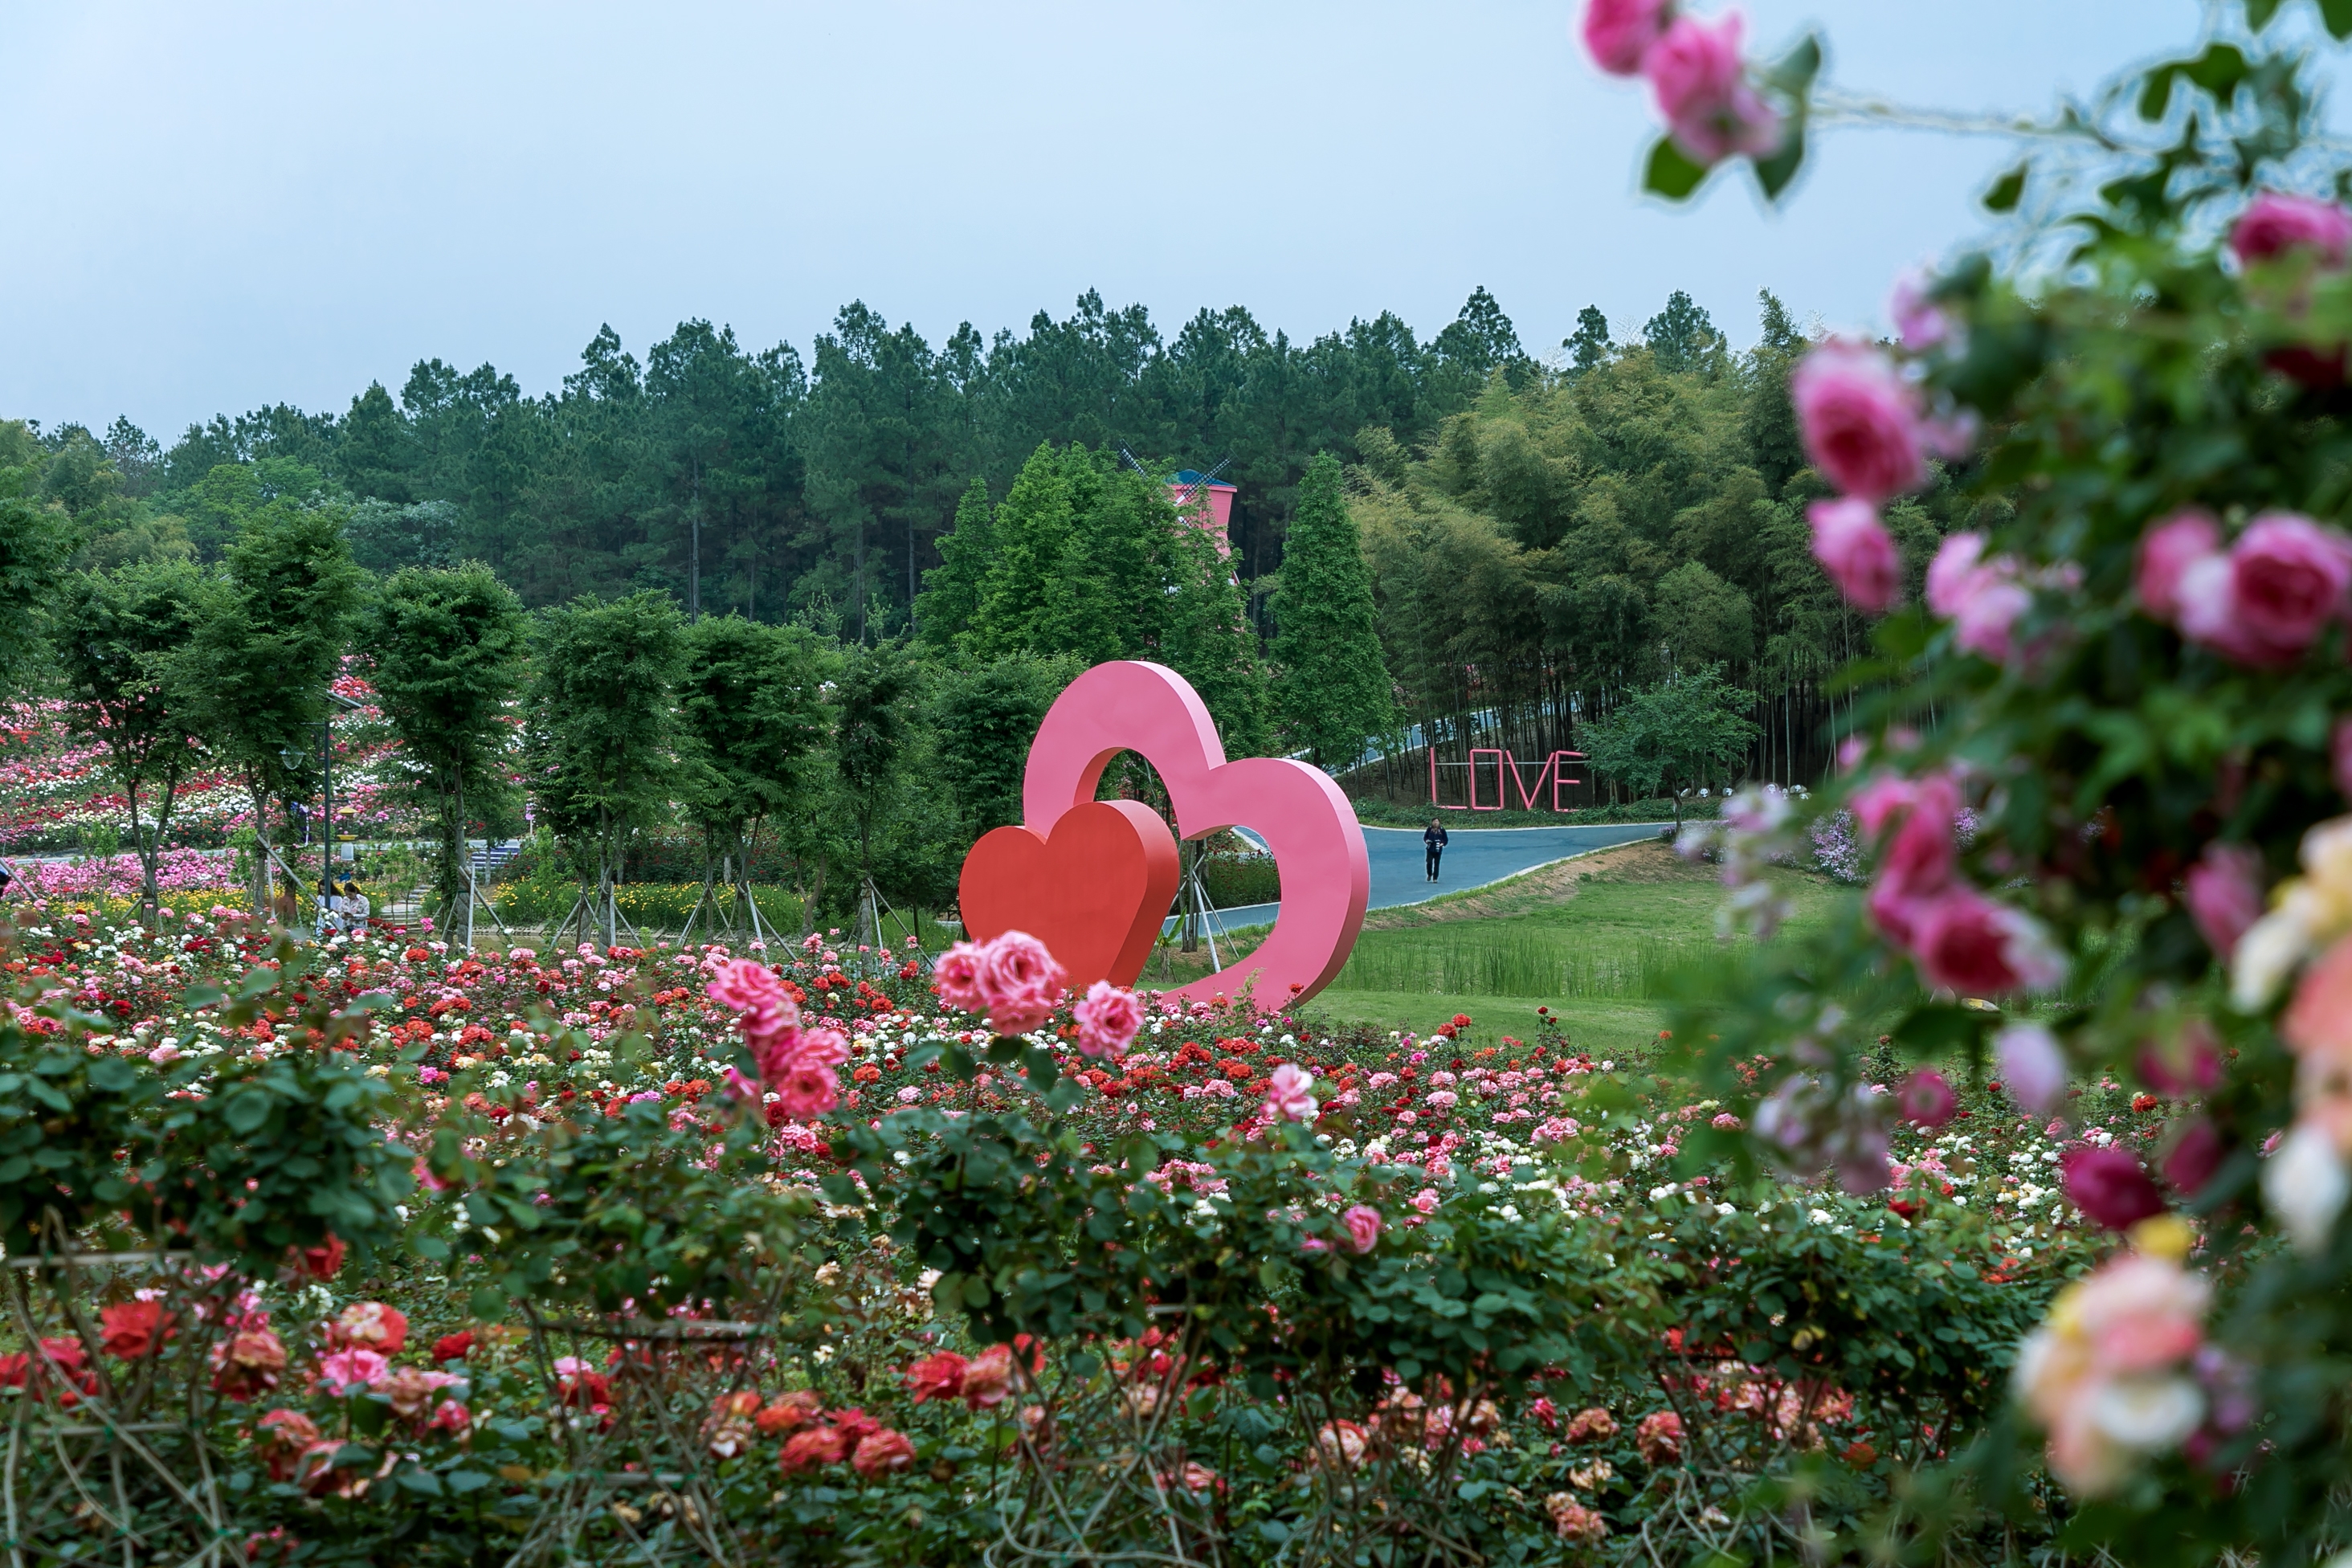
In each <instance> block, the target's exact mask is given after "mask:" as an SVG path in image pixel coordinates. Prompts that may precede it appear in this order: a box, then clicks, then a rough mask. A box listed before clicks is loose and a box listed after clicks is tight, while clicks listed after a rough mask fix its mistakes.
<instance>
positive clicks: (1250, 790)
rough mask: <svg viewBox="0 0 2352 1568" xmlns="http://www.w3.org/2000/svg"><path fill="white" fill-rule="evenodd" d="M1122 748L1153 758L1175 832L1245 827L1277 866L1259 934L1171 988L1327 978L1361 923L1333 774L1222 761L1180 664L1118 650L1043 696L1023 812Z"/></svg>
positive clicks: (1213, 991)
mask: <svg viewBox="0 0 2352 1568" xmlns="http://www.w3.org/2000/svg"><path fill="white" fill-rule="evenodd" d="M1119 752H1137V753H1139V754H1140V755H1141V756H1142V757H1143V759H1144V760H1145V761H1146V762H1149V763H1150V764H1151V765H1152V766H1153V767H1155V768H1157V769H1158V770H1159V771H1160V778H1161V780H1162V781H1163V782H1165V783H1166V784H1167V785H1168V795H1169V798H1170V799H1171V801H1172V802H1173V803H1174V804H1175V807H1176V831H1177V833H1178V835H1179V836H1180V837H1185V838H1198V837H1202V835H1204V834H1208V833H1213V832H1214V831H1216V830H1217V829H1218V828H1220V827H1234V826H1242V827H1250V828H1255V830H1256V831H1257V832H1258V833H1259V834H1260V835H1261V836H1263V837H1265V841H1266V844H1267V846H1268V847H1270V848H1272V849H1273V851H1274V858H1275V864H1276V866H1277V867H1278V868H1280V870H1281V873H1282V912H1281V914H1280V915H1279V916H1278V917H1277V918H1276V921H1275V924H1274V930H1273V931H1272V932H1270V933H1269V934H1268V935H1267V937H1266V939H1265V944H1264V945H1263V946H1261V947H1260V948H1259V949H1258V950H1257V951H1256V952H1254V953H1252V954H1250V956H1249V957H1248V958H1247V959H1245V960H1244V961H1243V962H1242V963H1238V964H1234V965H1231V966H1228V967H1226V968H1224V969H1220V970H1218V971H1217V972H1216V973H1213V974H1210V975H1207V976H1205V977H1204V978H1202V979H1200V980H1196V981H1194V982H1193V983H1192V984H1190V985H1187V986H1185V987H1183V988H1182V989H1181V990H1180V991H1178V992H1176V993H1175V994H1176V995H1179V996H1183V997H1188V998H1192V999H1195V1000H1201V1001H1206V1000H1208V999H1209V998H1210V997H1212V996H1215V995H1220V994H1221V995H1223V996H1226V997H1228V998H1231V999H1234V1000H1236V1001H1237V1000H1239V999H1240V996H1241V992H1242V988H1243V987H1244V985H1247V986H1249V987H1250V994H1251V997H1252V999H1253V1000H1254V1001H1255V1004H1256V1005H1257V1006H1258V1007H1259V1008H1260V1009H1261V1010H1271V1009H1276V1008H1280V1007H1284V1006H1287V1005H1291V1004H1292V1003H1295V1002H1301V1001H1304V1000H1306V999H1307V997H1309V996H1312V995H1314V994H1316V993H1317V992H1318V991H1320V990H1322V989H1323V987H1325V986H1326V985H1328V984H1331V980H1332V977H1333V976H1335V975H1337V974H1338V973H1339V968H1340V965H1342V964H1344V963H1347V962H1348V953H1349V950H1350V949H1352V948H1353V947H1354V946H1355V945H1356V933H1357V932H1358V931H1361V930H1362V929H1363V925H1364V906H1365V905H1366V904H1367V903H1368V902H1370V898H1371V889H1372V869H1371V861H1370V857H1368V856H1367V855H1366V854H1365V852H1364V833H1363V829H1362V828H1360V827H1359V826H1356V814H1355V812H1354V811H1353V810H1352V809H1350V808H1349V805H1348V797H1347V796H1345V795H1341V794H1340V793H1339V785H1338V784H1334V783H1332V782H1331V780H1330V777H1329V776H1328V774H1326V773H1323V772H1322V771H1321V770H1320V769H1318V768H1311V767H1308V766H1307V764H1306V763H1294V762H1291V761H1288V760H1287V759H1285V758H1280V757H1243V758H1241V759H1239V760H1238V761H1234V762H1230V763H1229V762H1227V761H1225V748H1224V745H1223V742H1220V741H1219V740H1218V739H1217V727H1216V725H1215V723H1214V722H1213V721H1212V720H1211V719H1210V718H1209V710H1208V709H1207V708H1205V707H1203V706H1202V702H1201V699H1200V695H1199V694H1198V693H1197V692H1195V691H1194V690H1193V689H1192V686H1191V685H1190V684H1189V683H1188V682H1187V681H1186V680H1185V679H1184V678H1183V677H1182V676H1181V675H1178V674H1177V673H1176V672H1175V671H1174V670H1172V669H1170V668H1166V667H1165V666H1163V665H1157V664H1147V663H1144V662H1142V661H1140V660H1121V661H1119V662H1117V663H1112V664H1098V665H1097V666H1095V667H1094V668H1092V669H1089V670H1087V672H1086V673H1085V674H1084V675H1081V676H1079V677H1078V678H1077V679H1076V680H1074V681H1072V682H1070V684H1069V686H1068V687H1067V688H1066V689H1064V690H1063V692H1062V694H1061V696H1059V697H1058V698H1055V700H1054V705H1053V707H1051V708H1050V709H1048V710H1046V712H1045V722H1044V723H1042V724H1040V725H1039V726H1038V728H1037V739H1036V740H1035V741H1034V742H1032V743H1031V745H1030V747H1029V766H1028V771H1027V772H1026V773H1024V775H1023V778H1022V790H1021V805H1022V814H1023V816H1024V817H1025V818H1026V819H1027V825H1028V826H1029V827H1030V828H1032V829H1033V830H1034V831H1035V832H1038V833H1043V834H1050V833H1051V832H1052V831H1053V826H1054V824H1055V822H1056V821H1057V820H1059V818H1060V817H1061V816H1062V814H1063V813H1064V812H1066V811H1068V810H1070V809H1071V808H1072V807H1073V806H1076V805H1084V804H1086V803H1087V802H1088V801H1091V800H1093V799H1094V797H1095V786H1096V785H1097V784H1099V783H1100V782H1101V779H1102V772H1103V769H1104V768H1105V767H1107V766H1108V765H1109V763H1110V760H1111V759H1112V758H1113V757H1115V756H1117V755H1118V753H1119Z"/></svg>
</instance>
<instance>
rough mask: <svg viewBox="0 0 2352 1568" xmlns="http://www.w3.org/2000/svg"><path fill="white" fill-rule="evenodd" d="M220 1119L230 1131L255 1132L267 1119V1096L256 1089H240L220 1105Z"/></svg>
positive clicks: (262, 1091) (264, 1092)
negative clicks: (226, 1124)
mask: <svg viewBox="0 0 2352 1568" xmlns="http://www.w3.org/2000/svg"><path fill="white" fill-rule="evenodd" d="M221 1119H222V1120H223V1121H226V1122H227V1123H228V1125H229V1131H232V1132H247V1133H249V1132H256V1131H259V1130H260V1128H261V1124H262V1123H263V1122H265V1121H268V1120H269V1096H268V1093H267V1092H266V1091H264V1090H262V1089H237V1090H236V1091H235V1092H234V1093H232V1094H230V1095H229V1097H228V1100H227V1101H226V1103H224V1104H223V1105H222V1107H221Z"/></svg>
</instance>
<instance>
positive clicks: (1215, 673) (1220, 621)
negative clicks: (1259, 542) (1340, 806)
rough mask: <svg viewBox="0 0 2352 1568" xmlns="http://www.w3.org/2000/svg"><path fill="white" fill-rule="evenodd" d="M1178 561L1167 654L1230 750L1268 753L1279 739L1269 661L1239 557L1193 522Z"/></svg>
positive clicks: (1183, 535)
mask: <svg viewBox="0 0 2352 1568" xmlns="http://www.w3.org/2000/svg"><path fill="white" fill-rule="evenodd" d="M1174 560H1175V566H1176V573H1175V575H1176V581H1175V584H1174V586H1173V587H1172V589H1171V591H1170V593H1169V595H1168V603H1167V629H1166V632H1165V633H1164V635H1163V637H1162V638H1161V642H1160V659H1161V660H1162V662H1164V663H1166V664H1167V666H1168V667H1169V668H1171V669H1173V670H1174V671H1175V672H1176V673H1177V674H1179V675H1181V676H1182V677H1183V678H1184V679H1186V680H1187V681H1190V682H1191V683H1192V689H1193V690H1195V691H1197V692H1199V693H1200V694H1201V700H1202V703H1203V704H1205V705H1206V706H1207V708H1208V710H1209V717H1211V718H1212V719H1214V720H1215V721H1217V738H1218V739H1219V740H1220V741H1222V742H1223V743H1224V748H1225V752H1226V754H1227V755H1229V756H1236V757H1255V756H1263V755H1265V752H1267V751H1269V750H1270V749H1272V747H1273V744H1274V739H1273V736H1272V734H1271V733H1270V726H1269V722H1268V719H1267V713H1266V709H1267V706H1268V699H1267V693H1266V683H1265V664H1264V662H1263V661H1262V660H1261V659H1260V658H1258V639H1257V633H1256V632H1255V631H1253V630H1252V629H1251V627H1250V624H1249V605H1248V603H1247V601H1246V600H1245V599H1244V596H1243V594H1242V589H1241V585H1240V584H1238V583H1236V582H1235V581H1234V563H1233V562H1232V561H1231V560H1229V559H1228V558H1227V557H1226V556H1225V555H1224V554H1223V552H1220V551H1219V550H1218V549H1217V547H1216V542H1215V541H1214V540H1213V539H1212V538H1211V537H1210V536H1209V535H1208V534H1207V533H1205V532H1203V531H1201V530H1199V529H1192V528H1186V529H1180V530H1179V531H1178V532H1177V537H1176V541H1175V546H1174Z"/></svg>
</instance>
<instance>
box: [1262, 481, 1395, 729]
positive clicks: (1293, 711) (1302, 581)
mask: <svg viewBox="0 0 2352 1568" xmlns="http://www.w3.org/2000/svg"><path fill="white" fill-rule="evenodd" d="M1281 575H1282V582H1281V586H1280V587H1279V588H1277V589H1276V591H1275V595H1274V600H1273V603H1272V604H1271V605H1270V606H1269V608H1271V610H1272V611H1273V614H1274V625H1275V635H1274V660H1275V665H1276V678H1275V712H1276V717H1277V718H1278V719H1279V721H1280V723H1281V727H1282V735H1283V739H1284V741H1285V742H1286V743H1287V744H1289V745H1291V746H1295V747H1299V748H1302V749H1304V750H1305V751H1306V752H1307V753H1308V755H1310V756H1311V757H1313V758H1314V760H1315V761H1316V762H1317V763H1318V764H1320V765H1321V766H1323V767H1326V768H1334V769H1338V768H1345V767H1349V766H1352V765H1353V764H1354V763H1356V761H1357V759H1358V758H1360V757H1361V756H1362V755H1363V753H1364V743H1365V742H1367V741H1368V740H1370V738H1371V737H1373V736H1375V735H1378V734H1380V733H1381V732H1382V731H1385V730H1387V729H1388V728H1389V726H1390V725H1391V723H1392V722H1393V721H1394V716H1395V710H1394V706H1393V704H1392V703H1391V698H1390V693H1391V686H1390V682H1389V674H1388V668H1387V666H1386V665H1385V664H1383V663H1382V661H1381V639H1380V636H1379V633H1378V632H1377V631H1375V630H1374V628H1373V623H1372V583H1371V574H1370V572H1369V571H1368V570H1367V569H1366V568H1365V565H1364V552H1363V542H1362V541H1361V540H1360V538H1359V537H1358V536H1357V533H1356V522H1355V520H1354V519H1353V518H1352V517H1350V516H1349V515H1348V502H1347V498H1346V497H1345V496H1344V495H1342V494H1341V493H1340V488H1339V459H1338V458H1334V457H1332V456H1331V455H1330V454H1329V453H1328V452H1326V453H1324V454H1322V455H1320V456H1318V458H1316V459H1315V461H1314V462H1313V463H1311V464H1309V465H1308V466H1307V477H1306V478H1305V479H1302V480H1301V481H1300V482H1299V486H1298V509H1297V511H1296V512H1294V513H1293V514H1292V516H1291V520H1290V533H1289V536H1288V538H1287V539H1286V541H1285V542H1284V544H1283V552H1282V574H1281Z"/></svg>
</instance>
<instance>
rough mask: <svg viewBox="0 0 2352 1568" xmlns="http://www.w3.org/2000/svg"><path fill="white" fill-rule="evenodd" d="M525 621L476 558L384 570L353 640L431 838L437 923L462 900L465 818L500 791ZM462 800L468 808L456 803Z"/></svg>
mask: <svg viewBox="0 0 2352 1568" xmlns="http://www.w3.org/2000/svg"><path fill="white" fill-rule="evenodd" d="M528 629H529V628H528V624H527V622H526V621H525V619H524V616H523V611H522V605H521V602H520V600H518V599H517V598H516V597H515V595H514V594H513V593H512V592H511V591H510V590H509V589H508V588H507V586H506V585H505V584H502V583H500V582H499V580H498V577H497V575H496V574H494V573H492V572H491V571H490V569H489V568H488V567H487V566H484V565H481V564H479V563H468V564H467V565H464V566H456V567H415V566H412V567H410V568H408V569H407V570H405V571H403V572H398V573H394V574H393V576H392V577H391V578H390V579H388V580H387V581H386V582H385V583H384V584H383V586H382V587H381V588H380V589H379V590H378V591H377V593H376V595H375V599H374V602H373V604H372V605H370V606H369V609H368V616H367V626H366V631H365V634H364V636H363V638H362V640H363V642H364V643H365V645H366V647H367V648H368V651H369V654H370V656H371V658H373V661H374V671H373V679H374V682H375V691H376V702H377V704H378V706H380V707H381V708H382V709H383V716H384V718H385V720H386V721H389V722H390V723H391V725H392V728H393V732H394V734H396V735H398V736H399V737H400V742H401V757H402V761H403V763H404V765H405V766H406V768H407V769H408V771H409V782H410V784H411V785H412V786H413V788H414V790H415V794H416V795H417V796H418V798H419V802H420V804H422V805H424V806H425V808H426V810H427V811H428V812H429V813H430V815H431V816H432V818H433V821H434V825H435V827H436V835H435V837H436V841H437V844H436V849H437V853H436V866H435V872H434V895H435V907H436V918H437V919H438V921H440V924H441V928H442V930H444V931H448V930H450V929H452V928H453V927H454V926H455V925H456V924H457V921H458V918H459V913H460V911H461V910H463V909H464V908H465V907H466V905H465V900H466V899H467V881H468V868H467V852H466V837H467V823H468V821H469V820H470V818H471V816H472V813H473V812H474V811H475V810H481V811H483V813H484V816H486V817H487V816H488V805H489V803H490V802H492V801H495V800H497V799H499V797H500V796H502V795H505V794H506V792H507V790H508V788H509V786H508V784H507V782H506V775H507V772H508V762H507V758H508V752H509V747H510V745H511V742H512V738H513V726H514V716H513V715H512V713H511V712H510V705H511V703H512V701H513V699H514V697H515V694H516V691H517V689H518V688H519V686H520V680H521V676H522V658H523V650H524V645H525V638H526V635H527V632H528ZM469 801H470V802H471V803H472V805H470V806H469V805H468V804H467V803H468V802H469Z"/></svg>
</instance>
